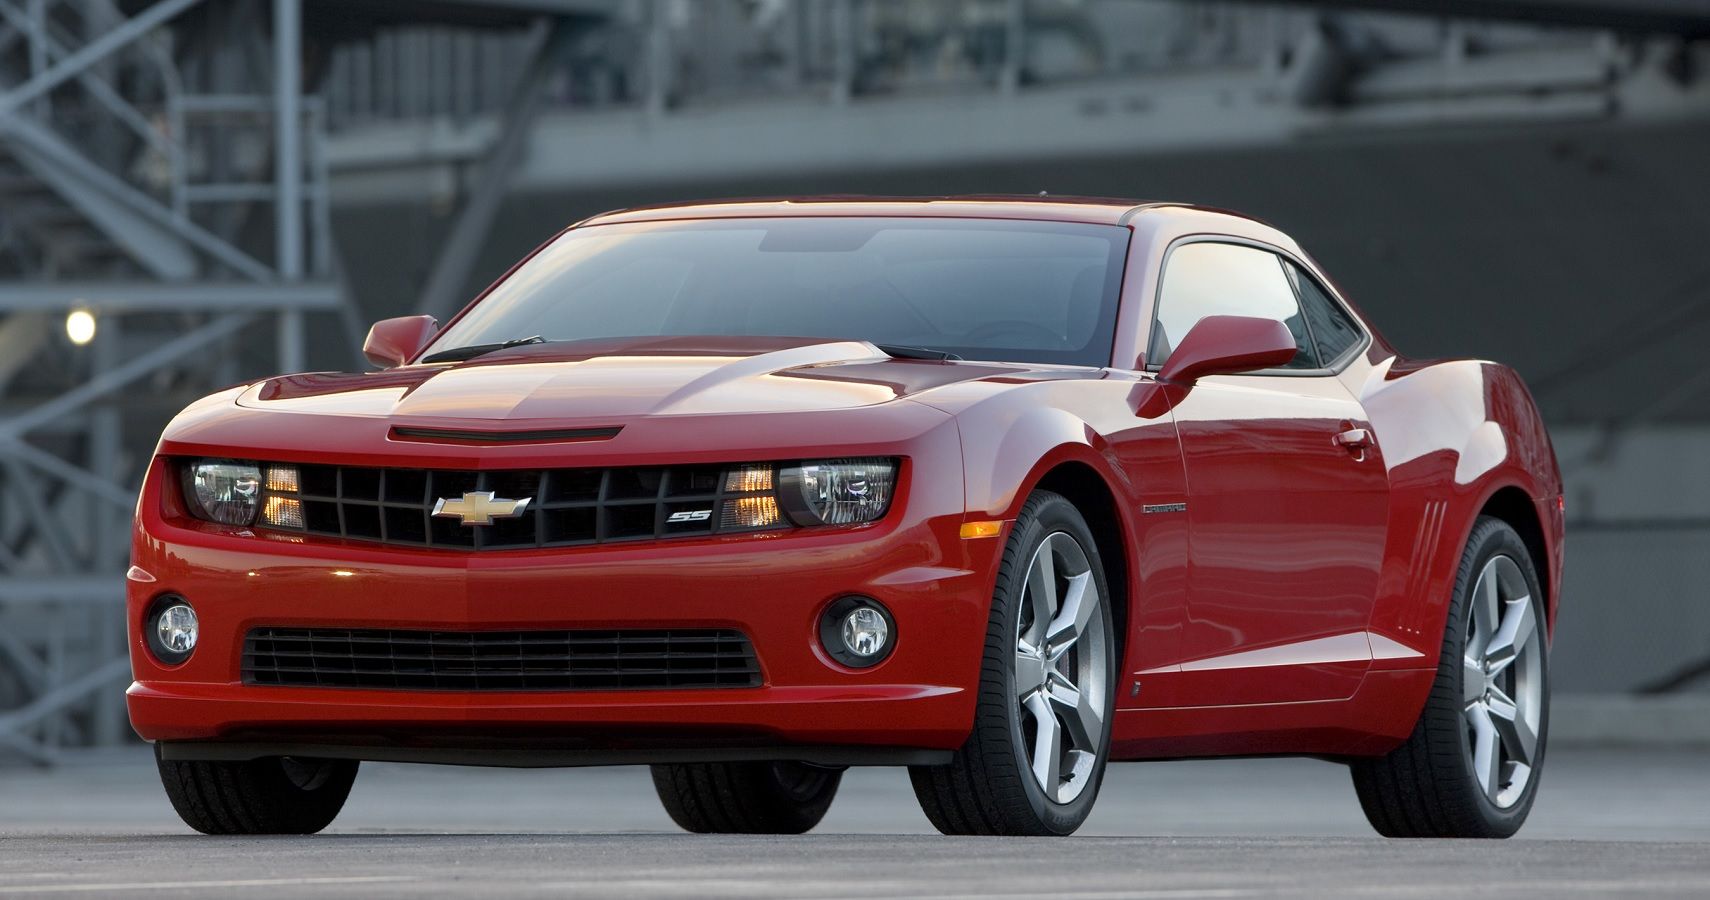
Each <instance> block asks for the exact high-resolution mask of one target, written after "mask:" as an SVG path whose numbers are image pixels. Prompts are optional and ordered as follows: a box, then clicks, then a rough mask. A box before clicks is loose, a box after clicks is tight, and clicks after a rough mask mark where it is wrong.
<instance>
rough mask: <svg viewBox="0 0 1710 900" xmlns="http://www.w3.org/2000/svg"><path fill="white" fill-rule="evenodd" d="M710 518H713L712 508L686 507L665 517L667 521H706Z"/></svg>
mask: <svg viewBox="0 0 1710 900" xmlns="http://www.w3.org/2000/svg"><path fill="white" fill-rule="evenodd" d="M710 518H712V510H710V509H685V510H683V511H682V512H674V513H672V514H671V515H670V516H669V517H667V518H666V519H665V521H666V522H705V521H706V520H708V519H710Z"/></svg>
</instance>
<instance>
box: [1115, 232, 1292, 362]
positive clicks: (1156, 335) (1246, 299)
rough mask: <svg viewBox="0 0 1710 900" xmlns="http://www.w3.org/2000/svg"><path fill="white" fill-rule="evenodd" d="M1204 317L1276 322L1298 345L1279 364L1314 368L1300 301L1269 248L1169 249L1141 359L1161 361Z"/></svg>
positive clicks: (1214, 245)
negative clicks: (1291, 356) (1148, 341)
mask: <svg viewBox="0 0 1710 900" xmlns="http://www.w3.org/2000/svg"><path fill="white" fill-rule="evenodd" d="M1206 316H1255V317H1258V318H1263V319H1275V320H1277V321H1279V322H1282V323H1283V324H1284V325H1287V326H1288V330H1289V331H1290V332H1292V333H1293V334H1294V343H1295V346H1296V347H1297V348H1298V351H1297V352H1296V353H1295V355H1294V359H1293V360H1291V361H1290V362H1289V364H1288V365H1287V366H1285V368H1289V369H1316V368H1318V365H1319V361H1318V352H1317V350H1316V349H1314V347H1313V344H1312V338H1311V336H1310V334H1309V332H1308V331H1307V330H1306V327H1307V326H1306V320H1305V318H1304V317H1302V316H1301V313H1300V303H1299V302H1298V301H1297V300H1296V299H1295V295H1294V288H1293V287H1292V286H1291V285H1290V284H1289V279H1288V275H1287V274H1286V273H1285V271H1284V269H1283V266H1282V260H1281V258H1279V257H1278V256H1277V255H1276V254H1274V253H1271V252H1269V251H1265V250H1260V249H1257V248H1255V247H1247V246H1243V245H1240V244H1218V243H1212V242H1203V241H1202V242H1197V243H1192V244H1183V245H1181V246H1178V247H1176V248H1175V249H1174V250H1171V251H1170V254H1169V256H1167V257H1166V258H1165V259H1164V278H1163V287H1162V288H1161V289H1160V290H1159V294H1158V322H1157V327H1156V328H1154V329H1153V331H1152V346H1151V347H1150V349H1149V350H1148V352H1147V354H1146V360H1147V362H1148V363H1149V364H1151V365H1162V364H1163V362H1164V360H1166V359H1168V358H1169V356H1170V353H1171V351H1173V350H1175V348H1176V346H1177V345H1179V344H1180V343H1181V342H1182V338H1183V337H1185V336H1186V335H1187V333H1188V330H1189V329H1191V328H1192V327H1193V326H1194V325H1195V324H1197V323H1198V322H1199V320H1200V319H1202V318H1204V317H1206Z"/></svg>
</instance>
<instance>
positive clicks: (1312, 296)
mask: <svg viewBox="0 0 1710 900" xmlns="http://www.w3.org/2000/svg"><path fill="white" fill-rule="evenodd" d="M1285 265H1287V266H1288V268H1289V275H1290V276H1292V277H1293V278H1294V282H1295V285H1296V286H1297V287H1299V288H1300V307H1301V310H1302V311H1303V312H1305V313H1306V324H1307V325H1309V326H1311V328H1312V337H1313V339H1314V340H1315V341H1316V342H1317V343H1318V358H1319V359H1322V360H1323V361H1324V363H1325V365H1329V364H1331V363H1333V362H1335V361H1336V360H1337V358H1338V357H1340V356H1341V355H1342V354H1344V353H1346V352H1348V348H1349V347H1352V346H1354V345H1355V344H1357V343H1359V342H1360V328H1359V326H1358V325H1355V324H1354V320H1353V319H1351V318H1349V317H1348V314H1347V313H1346V312H1344V311H1343V309H1342V307H1341V306H1339V305H1337V303H1336V301H1334V300H1332V299H1330V292H1329V291H1327V290H1325V289H1324V286H1323V285H1321V284H1319V283H1318V279H1316V278H1313V277H1312V275H1311V274H1310V273H1308V272H1307V271H1306V270H1304V269H1302V268H1301V267H1299V266H1297V265H1295V264H1294V263H1292V262H1291V263H1286V264H1285Z"/></svg>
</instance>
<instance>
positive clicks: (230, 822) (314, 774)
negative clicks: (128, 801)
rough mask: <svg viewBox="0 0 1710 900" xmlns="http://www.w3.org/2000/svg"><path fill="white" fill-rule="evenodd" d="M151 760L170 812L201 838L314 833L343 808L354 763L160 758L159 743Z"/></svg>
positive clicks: (278, 759)
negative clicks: (206, 760) (169, 805)
mask: <svg viewBox="0 0 1710 900" xmlns="http://www.w3.org/2000/svg"><path fill="white" fill-rule="evenodd" d="M154 757H155V763H156V765H157V766H158V767H159V768H160V782H161V784H162V786H164V787H165V788H166V796H167V799H169V800H171V801H172V808H173V809H175V810H177V811H178V817H179V818H181V819H183V820H184V824H186V825H189V826H190V827H191V828H194V829H196V830H197V831H200V832H202V833H203V834H222V835H223V834H314V833H315V832H317V831H320V830H321V829H323V828H325V827H327V826H328V825H331V824H332V820H333V819H334V818H337V816H338V814H339V811H340V810H342V809H344V801H345V798H347V797H349V796H350V786H351V784H352V783H353V782H355V780H356V769H357V763H356V761H354V760H343V759H299V758H296V757H289V756H285V757H280V756H274V757H267V758H264V759H252V760H245V761H242V762H201V761H180V760H171V759H162V758H161V755H160V745H159V744H156V745H155V750H154Z"/></svg>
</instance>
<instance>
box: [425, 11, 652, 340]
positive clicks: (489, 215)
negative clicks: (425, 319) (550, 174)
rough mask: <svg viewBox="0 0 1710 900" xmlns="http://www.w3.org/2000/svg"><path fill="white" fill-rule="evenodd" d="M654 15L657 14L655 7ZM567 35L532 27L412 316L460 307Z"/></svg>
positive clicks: (556, 25) (563, 25) (559, 24)
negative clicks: (488, 143)
mask: <svg viewBox="0 0 1710 900" xmlns="http://www.w3.org/2000/svg"><path fill="white" fill-rule="evenodd" d="M654 11H655V12H657V11H658V8H657V6H655V9H654ZM571 30H572V26H571V25H570V24H569V21H568V20H566V19H557V20H554V21H552V22H551V23H550V24H548V23H546V22H542V23H539V24H537V25H536V26H535V31H534V34H533V35H532V36H531V39H530V42H529V43H530V51H531V52H530V58H529V63H528V65H527V66H526V67H524V69H523V72H522V74H521V75H520V76H519V77H518V78H517V84H516V87H515V88H514V89H513V91H512V93H511V98H510V102H509V103H508V104H507V105H506V108H505V110H504V113H503V116H502V118H501V119H500V122H501V123H502V128H503V131H501V132H500V133H499V137H498V139H497V140H496V141H494V142H493V146H492V149H491V150H490V151H489V152H488V156H487V159H486V161H485V164H484V165H483V166H482V168H481V174H480V177H479V179H478V180H477V181H476V182H475V184H473V185H471V186H470V188H469V191H468V199H467V200H466V201H465V202H464V204H463V210H462V211H461V212H460V213H459V214H458V216H457V220H456V221H455V222H453V223H452V226H451V233H450V234H448V235H447V236H446V238H445V243H444V244H443V245H441V247H440V251H439V257H438V261H437V262H436V263H435V264H434V267H433V271H432V272H431V273H429V275H428V279H427V284H426V285H425V286H424V287H423V288H422V296H421V300H420V302H419V303H418V304H417V307H416V308H417V311H418V312H420V313H423V314H425V315H430V316H435V317H438V318H439V320H440V321H442V322H443V321H445V320H446V319H447V318H448V317H449V316H450V315H451V314H452V313H454V312H456V311H457V308H458V307H459V306H460V305H461V304H460V303H459V301H460V300H461V299H462V292H463V289H464V286H465V285H466V284H467V283H468V281H469V275H470V273H471V272H472V271H473V270H474V267H475V259H476V257H477V256H478V255H479V254H480V252H481V246H482V242H483V241H485V240H486V238H487V233H488V232H489V231H491V230H492V227H493V220H494V219H495V218H496V217H497V216H498V214H499V205H500V204H501V203H502V202H503V201H504V198H505V191H506V189H507V188H508V186H509V184H510V180H511V177H512V174H513V173H514V171H515V169H516V167H517V161H518V160H519V159H520V158H521V157H522V152H523V149H524V148H525V147H527V146H528V140H529V136H530V134H531V133H532V131H533V125H534V119H535V113H536V112H537V111H538V110H539V108H540V95H541V88H542V86H543V85H544V84H545V81H546V77H547V75H548V74H549V73H550V70H551V63H552V60H553V58H554V57H555V56H556V55H557V53H558V51H559V49H561V48H562V47H563V46H564V43H565V42H566V41H567V40H568V39H569V36H570V33H571Z"/></svg>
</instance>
